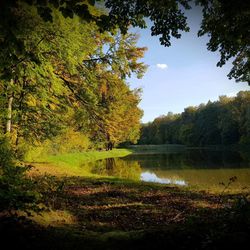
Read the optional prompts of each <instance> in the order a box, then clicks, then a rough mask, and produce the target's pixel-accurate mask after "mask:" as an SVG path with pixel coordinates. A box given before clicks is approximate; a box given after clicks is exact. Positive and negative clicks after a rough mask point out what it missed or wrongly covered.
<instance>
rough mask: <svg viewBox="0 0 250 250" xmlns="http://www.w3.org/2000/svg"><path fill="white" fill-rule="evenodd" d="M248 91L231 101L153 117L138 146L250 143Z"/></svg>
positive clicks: (142, 131) (249, 97) (223, 97)
mask: <svg viewBox="0 0 250 250" xmlns="http://www.w3.org/2000/svg"><path fill="white" fill-rule="evenodd" d="M249 110H250V92H249V91H241V92H239V93H238V95H237V96H236V97H234V98H230V97H226V96H221V97H220V99H219V101H216V102H208V103H207V104H206V105H204V104H201V105H199V106H198V107H188V108H186V109H185V111H184V112H182V113H181V114H176V115H173V114H172V113H169V114H167V115H166V116H161V117H158V118H156V119H155V120H154V121H153V122H152V123H149V124H144V125H143V126H142V130H141V138H140V140H139V144H167V143H170V144H175V143H179V144H185V145H191V146H204V145H219V144H221V145H231V144H248V145H249V143H250V130H249V128H250V123H249V121H250V120H249V118H250V113H249Z"/></svg>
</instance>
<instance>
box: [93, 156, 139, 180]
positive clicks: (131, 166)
mask: <svg viewBox="0 0 250 250" xmlns="http://www.w3.org/2000/svg"><path fill="white" fill-rule="evenodd" d="M141 171H142V169H141V167H140V165H139V163H138V162H137V161H129V162H127V161H124V160H122V159H119V158H108V159H105V160H100V161H97V162H95V165H94V166H93V167H92V170H91V172H92V173H94V174H98V175H102V176H114V177H120V178H125V179H130V180H140V174H141Z"/></svg>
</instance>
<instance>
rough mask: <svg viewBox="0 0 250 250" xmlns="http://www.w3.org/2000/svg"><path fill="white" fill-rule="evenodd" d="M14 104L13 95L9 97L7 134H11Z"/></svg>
mask: <svg viewBox="0 0 250 250" xmlns="http://www.w3.org/2000/svg"><path fill="white" fill-rule="evenodd" d="M12 104H13V95H11V96H10V97H9V100H8V109H7V123H6V133H10V132H11V121H12Z"/></svg>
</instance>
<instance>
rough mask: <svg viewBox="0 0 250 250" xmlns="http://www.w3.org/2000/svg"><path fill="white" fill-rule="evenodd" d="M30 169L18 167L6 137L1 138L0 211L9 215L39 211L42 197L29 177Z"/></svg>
mask: <svg viewBox="0 0 250 250" xmlns="http://www.w3.org/2000/svg"><path fill="white" fill-rule="evenodd" d="M28 169H29V167H25V166H16V165H15V162H14V159H13V151H12V149H11V147H10V145H9V143H8V139H7V138H6V137H0V170H1V171H0V211H1V212H2V211H6V212H8V213H13V212H16V211H17V210H19V211H24V212H26V213H27V214H30V210H32V211H38V210H39V207H38V202H39V198H40V195H39V194H38V193H37V192H36V191H35V183H34V182H33V181H32V179H31V178H29V177H27V175H26V172H27V170H28Z"/></svg>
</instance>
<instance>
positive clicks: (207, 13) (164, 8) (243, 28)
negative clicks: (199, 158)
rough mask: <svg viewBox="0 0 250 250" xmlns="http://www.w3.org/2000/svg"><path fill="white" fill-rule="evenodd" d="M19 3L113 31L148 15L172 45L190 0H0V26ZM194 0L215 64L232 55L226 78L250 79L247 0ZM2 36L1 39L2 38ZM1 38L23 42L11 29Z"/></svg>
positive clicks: (183, 26)
mask: <svg viewBox="0 0 250 250" xmlns="http://www.w3.org/2000/svg"><path fill="white" fill-rule="evenodd" d="M19 2H27V3H29V4H31V5H34V6H36V8H37V11H38V13H39V15H40V16H41V17H42V18H43V19H44V20H46V21H50V22H52V21H53V20H54V19H53V14H52V13H53V11H52V10H53V8H57V9H58V10H59V11H61V12H62V14H63V15H64V17H70V18H73V17H74V15H78V16H80V17H81V18H82V19H84V20H86V21H88V22H91V21H94V22H95V23H96V24H97V25H98V26H99V27H100V29H101V30H102V31H112V30H113V29H114V28H116V27H119V28H120V30H121V31H122V33H123V34H125V33H126V32H127V30H128V28H129V26H130V25H132V26H138V27H141V28H145V27H146V22H145V18H149V19H150V20H151V21H152V23H153V25H152V27H151V34H152V35H156V36H158V35H159V36H160V38H159V39H160V42H161V44H163V45H165V46H170V45H171V43H170V39H171V36H173V37H176V38H180V37H181V34H180V31H188V30H189V28H188V26H187V21H186V19H187V18H186V17H185V12H184V10H185V9H189V8H190V5H189V3H190V2H191V1H190V0H166V1H160V2H158V1H151V0H136V1H134V0H126V1H124V0H106V1H104V5H105V7H106V13H104V12H101V11H99V12H96V11H93V9H94V8H93V6H94V5H95V3H96V2H101V1H100V0H97V1H95V0H88V1H87V0H86V1H85V0H75V1H69V0H65V1H59V0H47V1H46V0H45V1H38V0H11V1H8V0H2V1H1V5H0V10H1V13H0V14H1V17H2V19H1V21H0V29H3V28H4V27H10V25H12V26H13V25H14V26H15V24H16V23H15V20H14V21H13V20H12V16H13V15H12V14H13V13H12V9H13V7H15V6H17V3H19ZM195 2H196V4H198V5H200V6H201V7H202V9H203V20H202V24H201V29H200V31H199V33H198V35H199V36H202V35H205V34H208V35H209V37H210V41H209V43H208V49H209V50H211V51H217V50H219V52H220V53H221V59H220V61H219V62H218V64H217V65H218V66H222V65H224V64H225V63H226V61H227V60H229V59H230V58H233V60H234V61H233V65H234V66H233V68H232V70H231V71H230V73H229V75H228V76H229V78H235V79H236V80H237V81H246V82H248V83H250V79H249V68H250V66H249V64H250V62H249V37H250V36H249V28H248V27H249V25H250V21H249V20H250V18H249V15H250V14H249V13H250V12H249V10H250V4H249V1H244V0H240V1H237V2H236V1H234V0H230V1H225V0H196V1H195ZM3 37H4V38H3ZM2 39H4V40H5V41H9V43H12V44H13V45H14V46H16V47H20V46H22V45H23V42H22V40H21V39H16V37H15V36H14V35H13V33H11V32H9V31H8V32H5V34H4V36H2Z"/></svg>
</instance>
